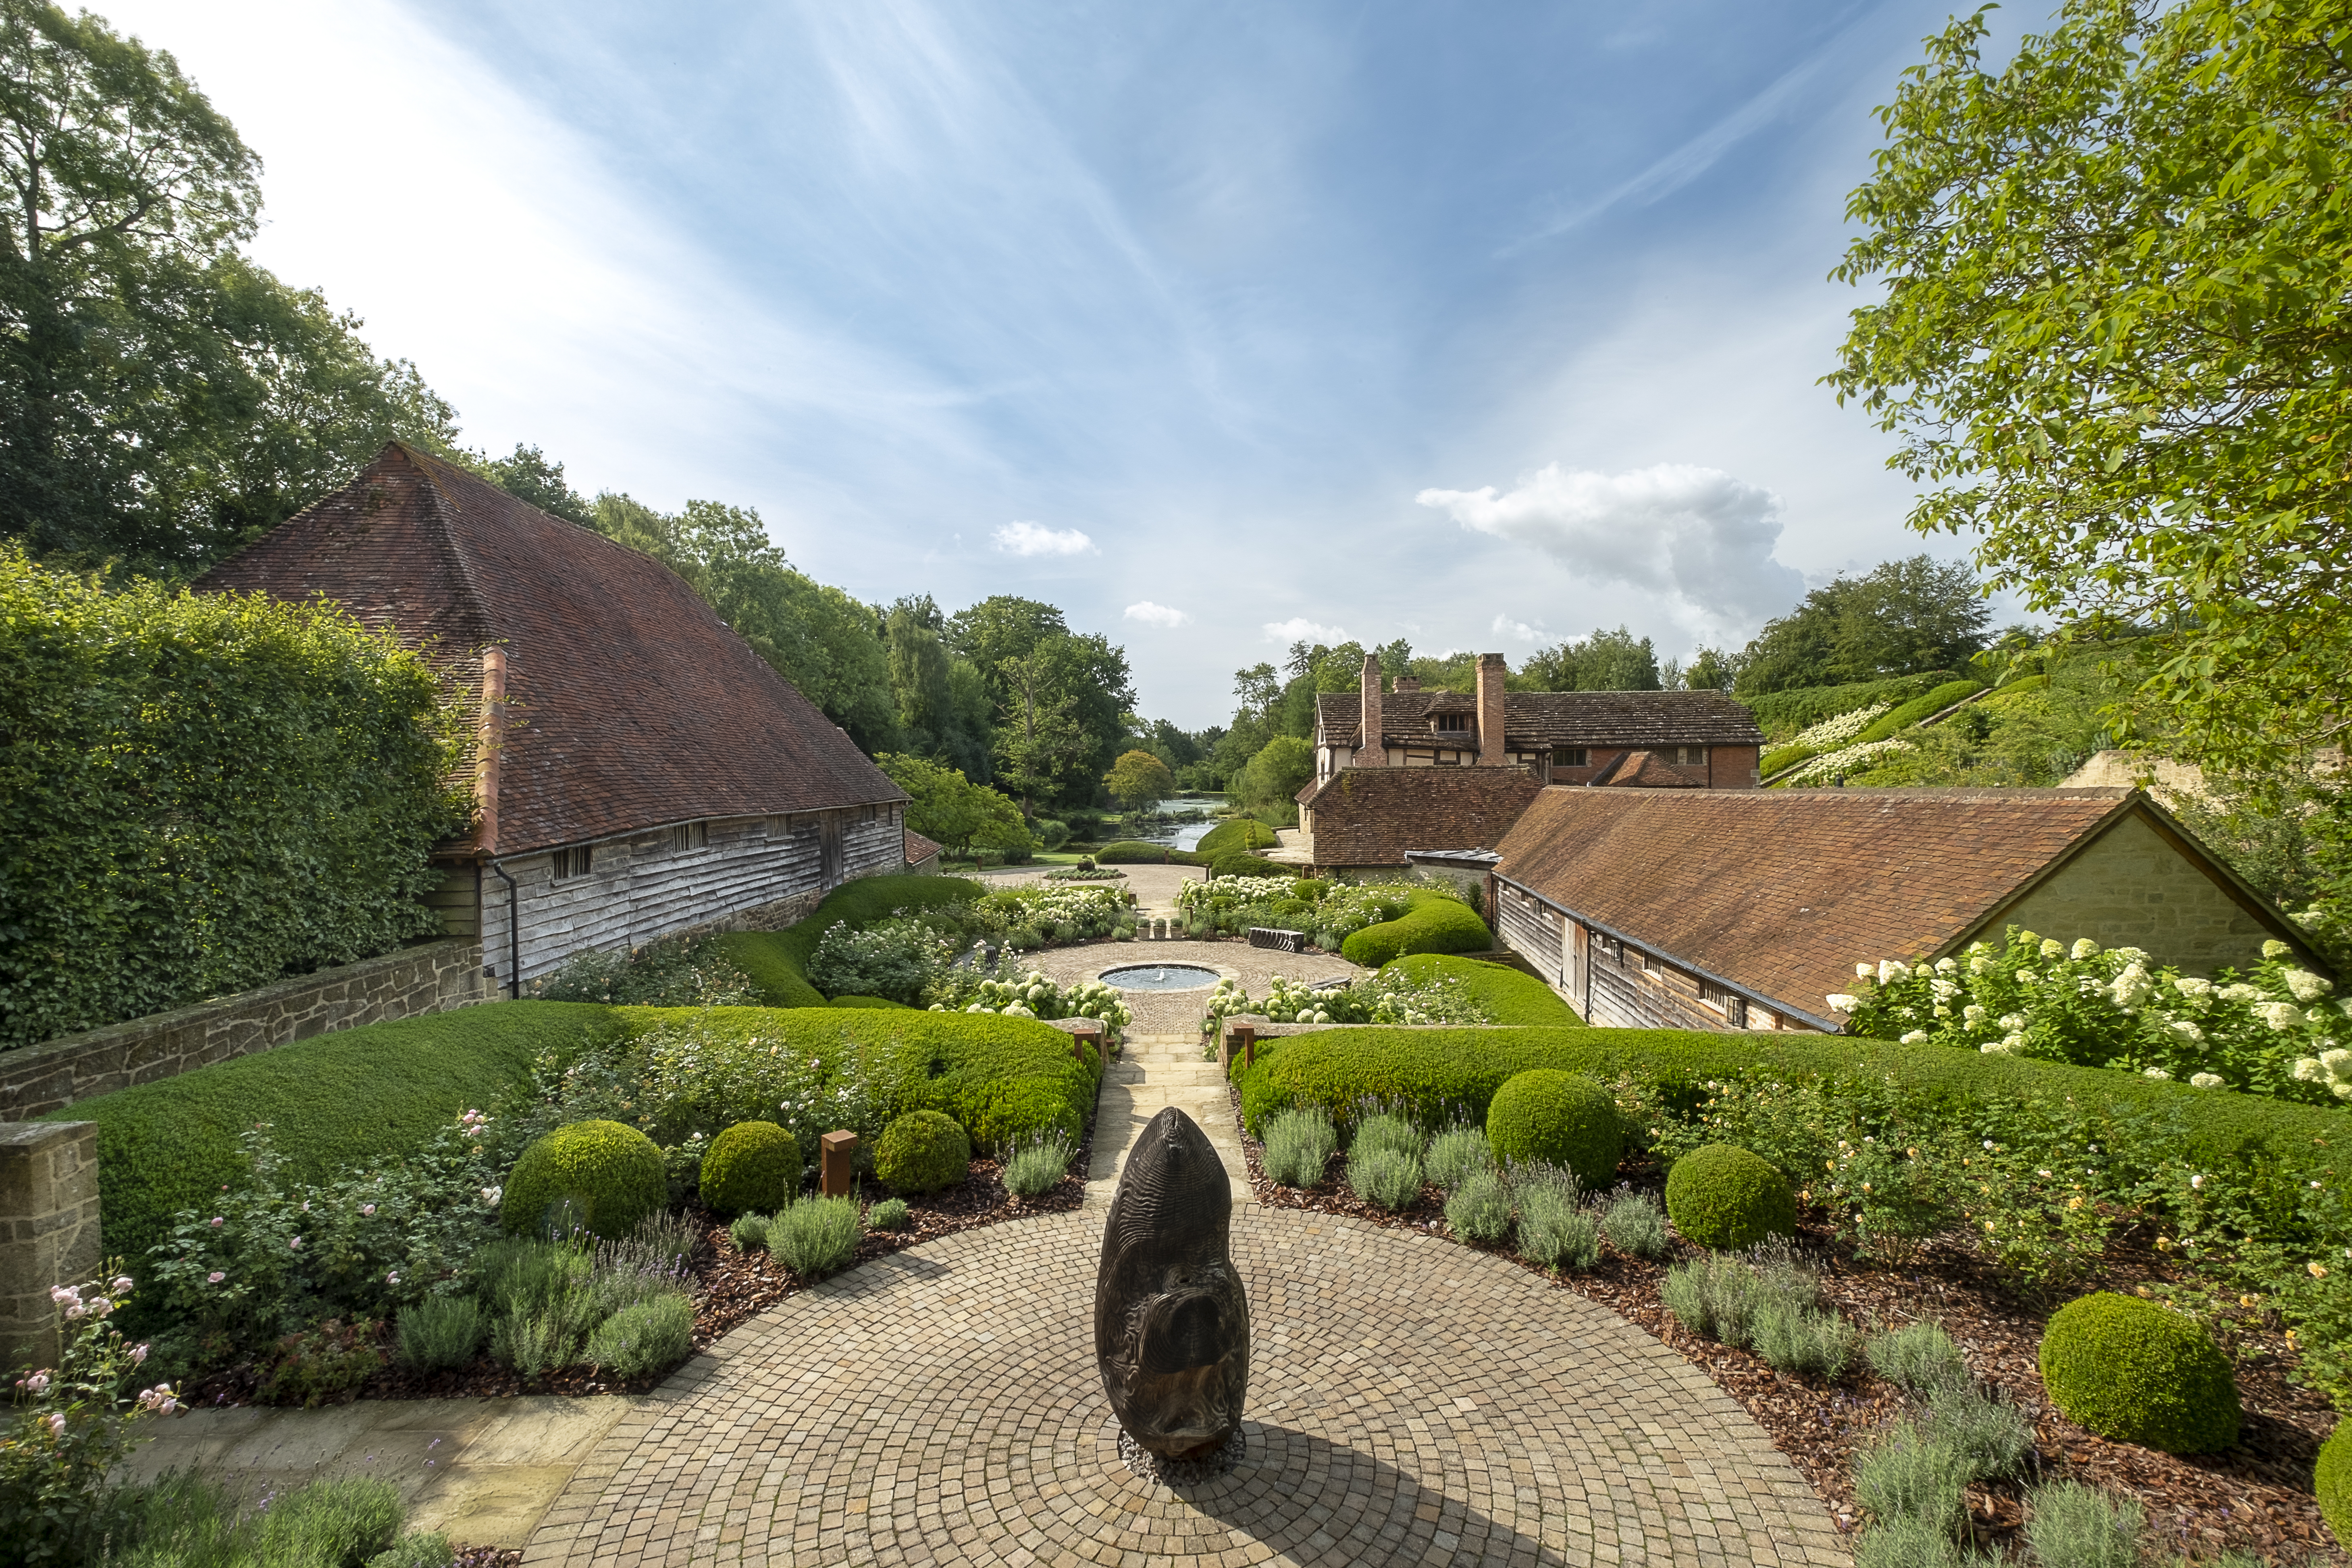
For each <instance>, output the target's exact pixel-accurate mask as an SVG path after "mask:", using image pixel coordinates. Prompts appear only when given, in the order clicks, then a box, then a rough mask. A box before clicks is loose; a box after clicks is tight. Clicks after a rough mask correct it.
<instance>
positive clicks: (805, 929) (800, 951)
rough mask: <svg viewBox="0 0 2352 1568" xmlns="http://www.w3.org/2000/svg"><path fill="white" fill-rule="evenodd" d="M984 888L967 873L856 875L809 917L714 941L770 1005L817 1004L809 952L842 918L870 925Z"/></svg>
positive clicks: (966, 899)
mask: <svg viewBox="0 0 2352 1568" xmlns="http://www.w3.org/2000/svg"><path fill="white" fill-rule="evenodd" d="M987 890H988V889H985V888H983V887H982V886H981V885H980V884H979V883H978V882H975V881H973V880H972V879H971V878H969V877H928V876H916V875H911V874H908V875H901V876H895V877H860V878H859V879H857V880H856V881H855V882H844V883H843V884H842V885H841V886H840V887H838V888H835V889H834V890H833V891H832V892H830V893H827V894H826V895H825V897H824V902H823V903H821V904H819V905H817V907H816V908H815V910H814V911H812V912H811V913H810V915H809V917H808V918H807V919H806V920H804V921H800V922H799V923H798V924H796V925H792V926H787V927H786V928H784V929H783V930H782V931H729V932H727V933H726V934H725V935H723V936H720V937H718V938H716V939H715V940H714V942H713V944H712V945H714V946H715V947H716V948H717V949H718V950H719V952H721V953H723V954H724V955H725V956H726V957H727V958H728V960H729V961H730V963H733V964H734V965H735V967H736V968H738V969H740V970H741V971H742V972H743V973H745V974H748V975H750V976H751V984H754V985H756V986H758V987H759V988H760V992H761V994H762V995H763V996H765V997H766V998H767V1000H768V1003H769V1005H772V1006H776V1007H822V1006H824V1005H825V998H824V992H822V991H819V990H818V989H817V988H816V987H815V986H814V985H812V984H809V978H808V961H809V955H810V954H811V953H813V952H815V951H816V944H817V941H818V939H819V938H821V937H823V936H824V933H825V932H826V931H829V930H831V929H832V928H833V927H834V926H835V925H837V924H839V923H840V922H841V921H848V922H849V923H850V925H852V926H853V927H864V926H868V925H872V924H873V923H874V922H875V921H878V920H887V919H888V918H889V917H890V916H891V915H892V914H894V913H896V912H897V911H898V910H919V909H929V908H931V907H932V906H934V905H938V904H968V903H970V902H971V901H972V900H974V899H977V898H979V897H980V896H981V895H982V893H984V892H986V891H987Z"/></svg>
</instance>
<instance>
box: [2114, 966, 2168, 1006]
mask: <svg viewBox="0 0 2352 1568" xmlns="http://www.w3.org/2000/svg"><path fill="white" fill-rule="evenodd" d="M2155 989H2156V983H2155V982H2154V981H2152V980H2150V979H2149V978H2148V977H2147V970H2146V969H2145V968H2143V967H2142V966H2141V965H2139V964H2137V963H2133V964H2126V966H2125V967H2124V971H2123V973H2120V974H2118V975H2116V977H2115V979H2114V980H2112V981H2110V982H2109V983H2108V984H2107V995H2108V997H2109V999H2110V1000H2112V1001H2113V1002H2114V1003H2115V1005H2116V1006H2118V1007H2121V1008H2122V1009H2123V1010H2124V1011H2125V1012H2126V1013H2129V1012H2132V1011H2134V1010H2136V1009H2137V1008H2138V1007H2139V1006H2140V1005H2142V1004H2143V1003H2145V1002H2146V1001H2147V998H2148V995H2149V994H2150V993H2151V992H2153V991H2154V990H2155Z"/></svg>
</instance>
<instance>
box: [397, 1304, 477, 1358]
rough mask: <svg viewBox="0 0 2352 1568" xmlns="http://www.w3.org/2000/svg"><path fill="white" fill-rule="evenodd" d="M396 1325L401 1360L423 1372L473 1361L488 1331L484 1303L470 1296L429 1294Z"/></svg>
mask: <svg viewBox="0 0 2352 1568" xmlns="http://www.w3.org/2000/svg"><path fill="white" fill-rule="evenodd" d="M393 1326H394V1330H395V1331H396V1332H397V1334H398V1338H399V1342H400V1359H401V1361H402V1363H404V1364H405V1365H408V1366H413V1367H415V1368H416V1369H417V1370H418V1371H420V1372H439V1371H441V1370H443V1369H444V1368H446V1367H453V1366H470V1365H472V1364H473V1361H474V1356H475V1353H476V1352H478V1351H479V1350H480V1349H481V1348H482V1336H483V1335H484V1334H486V1333H488V1331H489V1323H488V1321H487V1320H486V1319H485V1318H484V1316H483V1314H482V1304H481V1303H480V1302H479V1301H477V1300H474V1299H473V1298H472V1297H471V1296H427V1297H426V1298H425V1300H422V1301H419V1302H417V1303H416V1304H415V1306H413V1307H410V1308H409V1309H408V1310H406V1311H404V1312H403V1313H401V1314H400V1318H399V1321H397V1322H395V1323H394V1325H393Z"/></svg>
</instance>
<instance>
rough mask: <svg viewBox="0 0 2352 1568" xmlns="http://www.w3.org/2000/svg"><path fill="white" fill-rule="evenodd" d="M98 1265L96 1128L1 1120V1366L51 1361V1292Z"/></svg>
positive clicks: (54, 1327) (88, 1275) (54, 1345)
mask: <svg viewBox="0 0 2352 1568" xmlns="http://www.w3.org/2000/svg"><path fill="white" fill-rule="evenodd" d="M100 1261H101V1258H100V1253H99V1238H98V1123H97V1122H95V1121H44V1122H40V1123H38V1124H37V1125H26V1124H24V1123H18V1122H0V1368H5V1369H11V1370H13V1369H15V1368H16V1367H20V1366H55V1365H56V1364H57V1361H58V1323H59V1319H58V1306H57V1303H56V1302H55V1301H53V1300H50V1299H49V1288H50V1287H51V1286H53V1285H79V1284H82V1283H84V1282H86V1281H88V1280H90V1279H95V1278H96V1277H97V1275H98V1269H99V1265H100Z"/></svg>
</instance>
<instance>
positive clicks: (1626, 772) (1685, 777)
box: [1608, 748, 1706, 789]
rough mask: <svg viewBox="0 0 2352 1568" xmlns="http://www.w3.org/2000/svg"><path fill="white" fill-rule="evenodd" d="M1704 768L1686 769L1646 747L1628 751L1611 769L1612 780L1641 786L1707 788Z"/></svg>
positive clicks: (1611, 781)
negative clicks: (1636, 750)
mask: <svg viewBox="0 0 2352 1568" xmlns="http://www.w3.org/2000/svg"><path fill="white" fill-rule="evenodd" d="M1703 774H1704V770H1694V771H1685V770H1684V769H1682V768H1678V767H1675V765H1674V764H1673V763H1669V762H1667V761H1666V760H1665V759H1664V757H1661V756H1660V755H1658V753H1657V752H1653V751H1650V750H1647V749H1646V748H1645V749H1643V750H1642V751H1638V752H1627V753H1626V754H1625V755H1624V756H1623V757H1622V758H1621V759H1619V761H1618V763H1617V765H1616V766H1615V767H1614V768H1612V769H1611V770H1610V773H1609V781H1608V782H1609V783H1611V784H1625V785H1629V786H1634V787H1639V788H1642V789H1705V788H1706V778H1705V777H1704V776H1703Z"/></svg>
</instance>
